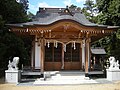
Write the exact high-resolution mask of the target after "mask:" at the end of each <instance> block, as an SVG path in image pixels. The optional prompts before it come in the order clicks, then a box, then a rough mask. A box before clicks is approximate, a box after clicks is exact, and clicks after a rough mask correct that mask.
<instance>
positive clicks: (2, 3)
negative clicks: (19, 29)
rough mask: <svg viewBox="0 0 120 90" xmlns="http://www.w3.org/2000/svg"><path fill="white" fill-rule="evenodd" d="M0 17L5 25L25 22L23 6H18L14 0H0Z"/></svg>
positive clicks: (25, 15)
mask: <svg viewBox="0 0 120 90" xmlns="http://www.w3.org/2000/svg"><path fill="white" fill-rule="evenodd" d="M0 15H1V16H2V18H3V20H4V21H5V22H6V23H18V22H19V23H20V22H26V21H27V14H26V11H25V10H24V6H23V4H19V3H17V2H16V1H15V0H0Z"/></svg>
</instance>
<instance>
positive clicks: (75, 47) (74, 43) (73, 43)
mask: <svg viewBox="0 0 120 90" xmlns="http://www.w3.org/2000/svg"><path fill="white" fill-rule="evenodd" d="M73 47H74V50H75V49H76V46H75V41H74V42H73Z"/></svg>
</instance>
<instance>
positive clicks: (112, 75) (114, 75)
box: [107, 69, 120, 81]
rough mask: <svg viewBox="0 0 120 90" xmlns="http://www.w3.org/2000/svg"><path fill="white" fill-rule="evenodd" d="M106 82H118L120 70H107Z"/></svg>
mask: <svg viewBox="0 0 120 90" xmlns="http://www.w3.org/2000/svg"><path fill="white" fill-rule="evenodd" d="M107 80H110V81H117V80H120V69H118V70H115V69H107Z"/></svg>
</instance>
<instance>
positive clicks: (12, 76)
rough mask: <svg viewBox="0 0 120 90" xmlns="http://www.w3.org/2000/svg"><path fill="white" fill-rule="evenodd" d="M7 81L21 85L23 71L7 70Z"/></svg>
mask: <svg viewBox="0 0 120 90" xmlns="http://www.w3.org/2000/svg"><path fill="white" fill-rule="evenodd" d="M5 81H6V82H7V83H16V84H17V83H19V82H20V81H21V71H20V70H6V71H5Z"/></svg>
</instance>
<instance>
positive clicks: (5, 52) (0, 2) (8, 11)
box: [0, 0, 31, 69]
mask: <svg viewBox="0 0 120 90" xmlns="http://www.w3.org/2000/svg"><path fill="white" fill-rule="evenodd" d="M27 20H28V17H27V13H26V10H25V8H24V6H23V4H22V3H17V2H16V0H0V62H1V63H0V68H3V69H7V65H8V60H12V59H13V57H15V56H18V57H20V64H19V65H20V67H21V64H24V65H29V64H30V61H29V60H30V52H29V51H30V48H31V47H30V46H31V41H30V40H28V41H27V42H26V41H23V39H22V38H21V37H18V36H16V35H15V34H13V33H12V32H9V29H8V27H7V26H6V25H5V24H7V23H21V22H26V21H27Z"/></svg>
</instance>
